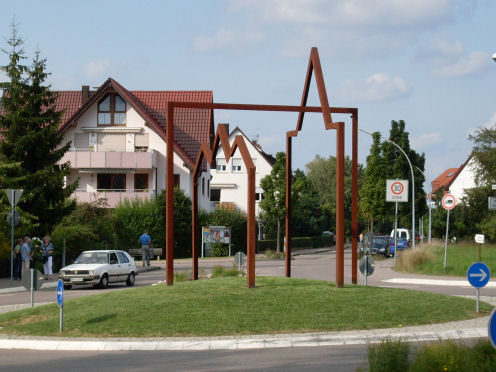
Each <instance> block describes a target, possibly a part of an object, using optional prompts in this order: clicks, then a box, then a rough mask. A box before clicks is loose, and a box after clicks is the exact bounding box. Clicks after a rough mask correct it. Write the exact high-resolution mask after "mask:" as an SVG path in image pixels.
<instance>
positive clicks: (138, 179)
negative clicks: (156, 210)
mask: <svg viewBox="0 0 496 372" xmlns="http://www.w3.org/2000/svg"><path fill="white" fill-rule="evenodd" d="M134 189H135V191H143V190H147V189H148V174H145V173H135V174H134Z"/></svg>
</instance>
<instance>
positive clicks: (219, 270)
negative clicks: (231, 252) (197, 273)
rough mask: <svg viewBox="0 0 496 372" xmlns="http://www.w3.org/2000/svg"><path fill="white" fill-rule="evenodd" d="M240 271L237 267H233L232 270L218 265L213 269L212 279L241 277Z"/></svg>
mask: <svg viewBox="0 0 496 372" xmlns="http://www.w3.org/2000/svg"><path fill="white" fill-rule="evenodd" d="M239 274H240V271H239V270H238V269H237V267H236V266H233V267H231V268H230V269H225V268H224V266H221V265H216V266H214V267H212V278H221V277H228V276H239Z"/></svg>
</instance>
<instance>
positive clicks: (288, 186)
mask: <svg viewBox="0 0 496 372" xmlns="http://www.w3.org/2000/svg"><path fill="white" fill-rule="evenodd" d="M292 156H293V153H292V149H291V136H290V135H289V134H287V135H286V234H285V236H286V247H285V248H286V277H288V278H290V277H291V183H292V182H291V181H292V179H291V173H292V171H291V162H292Z"/></svg>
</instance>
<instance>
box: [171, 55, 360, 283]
mask: <svg viewBox="0 0 496 372" xmlns="http://www.w3.org/2000/svg"><path fill="white" fill-rule="evenodd" d="M313 72H315V79H316V81H317V89H318V92H319V98H320V102H321V107H315V106H306V102H307V98H308V91H309V88H310V81H311V76H312V73H313ZM175 108H196V109H209V110H214V109H223V110H248V111H280V112H298V113H299V116H298V122H297V126H296V129H295V130H294V131H290V132H288V133H287V135H286V149H287V154H286V159H287V160H286V161H287V163H286V176H287V177H286V182H287V183H286V191H287V192H286V198H287V199H286V208H287V211H286V275H287V276H290V275H291V261H290V260H291V240H290V237H291V221H290V216H291V205H290V203H289V200H291V198H290V197H291V156H292V152H291V138H292V137H295V136H297V135H298V132H299V131H300V130H301V128H302V123H303V117H304V113H305V112H321V113H322V115H323V118H324V123H325V128H326V129H327V130H328V129H337V150H336V158H337V176H336V200H337V206H336V284H337V286H338V287H342V286H343V282H344V280H343V278H344V269H343V268H344V123H342V122H340V123H334V122H332V118H331V113H338V114H351V115H352V119H353V153H352V157H353V159H352V166H353V173H352V178H353V180H352V183H353V186H352V200H353V202H352V203H353V204H352V225H353V226H352V234H353V238H352V282H353V283H356V282H357V280H356V248H357V247H356V243H357V239H356V238H357V236H356V235H357V228H356V224H357V211H358V208H357V205H358V204H357V198H358V196H357V194H358V187H357V185H358V183H357V171H356V167H357V138H358V110H357V109H356V108H342V107H329V102H328V99H327V93H326V89H325V84H324V79H323V75H322V70H321V66H320V60H319V55H318V51H317V48H312V51H311V54H310V61H309V65H308V70H307V76H306V80H305V87H304V90H303V97H302V102H301V105H300V106H283V105H252V104H234V103H209V102H168V103H167V123H166V124H167V127H166V140H167V152H166V156H167V160H166V185H167V186H166V193H167V195H166V262H167V263H166V270H167V285H172V284H173V282H174V262H173V261H174V194H173V188H174V184H173V177H174V176H173V169H174V163H173V146H169V144H173V143H174V109H175ZM220 127H221V128H220V129H218V131H217V135H216V139H215V141H214V145H213V147H212V149H210V148H209V147H208V145H206V144H202V147H201V151H200V155H199V158H198V159H197V163H196V166H195V172H194V175H193V180H194V182H193V200H192V201H193V209H197V208H198V201H197V186H198V185H197V183H196V182H195V181H196V177H197V172H198V167H199V165H200V164H201V161H202V159H203V157H205V158H206V160H207V161H209V160H210V161H209V163H210V164H213V163H214V162H215V159H214V156H215V153H216V151H217V149H218V146H219V142H220V143H221V144H222V147H223V150H224V155H225V156H226V160H228V159H229V158H230V157H231V156H232V155H233V154H234V151H235V150H236V148H239V149H240V151H241V152H242V156H243V151H245V150H246V152H247V151H248V150H247V149H246V144H245V143H244V140H243V141H241V140H235V143H233V146H232V147H231V146H230V145H229V141H228V134H227V133H226V132H227V128H224V129H222V126H220ZM224 137H225V138H224ZM236 141H237V142H236ZM242 148H244V149H245V150H242ZM245 155H246V154H245ZM248 155H249V154H248ZM243 160H244V161H245V165H247V168H248V171H249V174H248V179H249V184H250V182H251V180H250V177H251V176H250V168H249V167H248V165H249V164H250V161H251V158H250V161H248V162H247V160H248V158H247V157H246V159H245V157H243ZM251 165H253V162H252V161H251ZM252 169H253V191H252V192H250V191H248V215H247V218H248V221H247V256H248V257H247V258H248V260H247V271H248V273H247V281H248V287H249V288H252V287H254V286H255V213H254V211H255V207H254V206H255V188H254V177H255V171H254V170H255V167H254V165H253V168H252ZM250 187H251V186H250ZM250 187H249V190H250ZM192 229H193V230H192V231H193V232H192V238H193V247H194V248H193V272H195V271H196V273H197V270H198V253H197V250H196V247H197V242H198V240H197V239H198V237H197V231H198V221H197V216H196V215H195V216H193V221H192Z"/></svg>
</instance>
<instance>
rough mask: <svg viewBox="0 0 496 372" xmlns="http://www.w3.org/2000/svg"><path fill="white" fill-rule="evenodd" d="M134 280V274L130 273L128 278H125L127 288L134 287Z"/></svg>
mask: <svg viewBox="0 0 496 372" xmlns="http://www.w3.org/2000/svg"><path fill="white" fill-rule="evenodd" d="M134 279H135V276H134V273H133V272H132V273H130V274H129V276H128V277H127V280H126V285H127V286H128V287H132V286H133V285H134Z"/></svg>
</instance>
